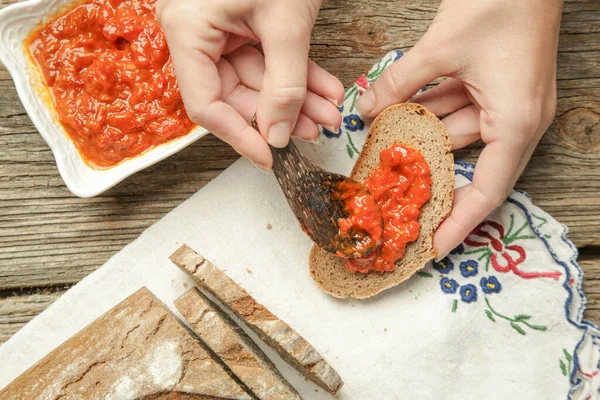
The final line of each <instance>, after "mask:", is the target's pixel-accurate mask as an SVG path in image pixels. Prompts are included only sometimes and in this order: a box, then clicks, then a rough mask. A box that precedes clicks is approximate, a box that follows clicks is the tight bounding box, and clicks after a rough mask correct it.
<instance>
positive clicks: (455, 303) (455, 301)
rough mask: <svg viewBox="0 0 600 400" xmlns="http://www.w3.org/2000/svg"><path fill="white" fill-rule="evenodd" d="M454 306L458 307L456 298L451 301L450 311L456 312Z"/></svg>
mask: <svg viewBox="0 0 600 400" xmlns="http://www.w3.org/2000/svg"><path fill="white" fill-rule="evenodd" d="M456 307H458V300H454V301H453V302H452V312H456Z"/></svg>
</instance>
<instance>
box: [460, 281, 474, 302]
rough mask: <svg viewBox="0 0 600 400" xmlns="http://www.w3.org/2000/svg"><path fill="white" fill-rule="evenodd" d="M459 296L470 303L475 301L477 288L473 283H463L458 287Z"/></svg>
mask: <svg viewBox="0 0 600 400" xmlns="http://www.w3.org/2000/svg"><path fill="white" fill-rule="evenodd" d="M460 298H461V299H462V301H464V302H465V303H472V302H474V301H477V288H476V287H475V285H471V284H470V283H469V284H468V285H463V286H461V287H460Z"/></svg>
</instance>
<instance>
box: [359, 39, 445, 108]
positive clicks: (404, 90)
mask: <svg viewBox="0 0 600 400" xmlns="http://www.w3.org/2000/svg"><path fill="white" fill-rule="evenodd" d="M433 65H434V64H433V63H431V62H427V57H426V55H425V54H423V52H421V51H420V48H419V46H418V45H417V46H415V47H414V48H413V49H412V50H411V51H409V52H408V53H406V55H404V56H403V57H401V58H400V59H399V60H398V61H396V62H395V63H393V64H392V65H391V66H389V67H388V68H386V69H385V71H383V73H382V74H381V76H380V77H379V78H378V79H377V80H376V81H375V83H373V85H372V86H371V87H370V88H369V89H368V90H367V91H366V92H365V93H364V94H363V95H362V96H361V97H360V98H359V99H358V101H357V102H356V108H357V109H358V111H360V112H361V113H362V114H365V115H367V116H370V117H374V116H376V115H377V114H379V113H380V112H381V111H383V109H384V108H386V107H388V106H390V105H392V104H396V103H400V102H404V101H407V100H408V99H410V98H411V97H412V96H413V95H414V94H415V93H417V91H419V89H421V88H422V87H423V86H425V85H426V84H427V83H429V82H431V81H432V80H434V79H435V78H437V77H438V76H440V74H439V73H438V71H437V69H436V68H435V67H434V66H433Z"/></svg>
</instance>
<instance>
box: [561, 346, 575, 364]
mask: <svg viewBox="0 0 600 400" xmlns="http://www.w3.org/2000/svg"><path fill="white" fill-rule="evenodd" d="M563 354H564V355H565V358H566V359H567V361H569V362H570V361H571V360H573V357H571V355H570V354H569V352H568V351H567V349H563Z"/></svg>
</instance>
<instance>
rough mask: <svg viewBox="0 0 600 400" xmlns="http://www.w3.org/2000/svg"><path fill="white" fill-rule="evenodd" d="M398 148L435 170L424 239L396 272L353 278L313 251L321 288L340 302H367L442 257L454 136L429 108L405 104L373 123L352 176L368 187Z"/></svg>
mask: <svg viewBox="0 0 600 400" xmlns="http://www.w3.org/2000/svg"><path fill="white" fill-rule="evenodd" d="M393 143H400V144H408V145H411V146H413V147H414V148H416V149H417V150H419V151H420V152H421V154H423V157H424V158H425V161H427V164H428V165H429V169H430V170H431V179H432V185H431V198H430V199H429V201H428V202H427V203H426V204H425V205H424V206H423V208H422V211H421V216H420V218H419V222H420V224H421V231H420V234H419V238H418V239H417V240H416V241H415V242H413V243H410V244H408V246H407V247H406V252H405V254H404V257H403V258H402V259H400V260H399V261H398V262H396V269H395V270H394V271H393V272H385V273H383V274H379V273H377V272H370V273H368V274H361V273H352V272H349V271H348V270H347V269H346V268H345V267H344V260H343V259H342V258H339V257H336V256H334V255H333V254H331V253H328V252H327V251H325V250H322V249H321V248H319V247H317V246H316V245H314V246H313V248H312V250H311V252H310V257H309V267H310V275H311V276H312V278H313V279H314V280H315V282H316V283H317V285H319V287H320V288H321V289H323V290H324V291H325V292H326V293H328V294H330V295H332V296H334V297H340V298H344V297H354V298H357V299H364V298H367V297H371V296H374V295H376V294H377V293H380V292H382V291H383V290H385V289H388V288H390V287H392V286H396V285H397V284H399V283H401V282H403V281H405V280H406V279H408V278H409V277H410V276H411V275H413V274H414V273H415V272H417V271H418V270H419V269H421V268H423V267H424V266H425V264H426V263H427V261H429V260H431V259H433V258H434V257H435V256H436V251H435V249H434V248H433V233H434V232H435V230H436V229H437V227H438V225H439V224H440V223H441V222H442V221H443V220H444V218H446V217H447V216H448V215H449V214H450V210H451V208H452V195H453V190H454V157H453V156H452V153H451V152H450V149H451V144H450V139H449V138H448V132H447V131H446V128H445V127H444V125H443V124H442V122H441V121H440V120H439V119H438V118H437V117H436V116H435V115H433V114H432V113H431V112H430V111H429V110H427V109H426V108H425V107H423V106H421V105H419V104H415V103H404V104H398V105H395V106H391V107H389V108H387V109H385V110H384V111H383V112H382V113H381V114H379V116H378V117H377V118H376V119H375V121H373V124H372V125H371V129H370V131H369V135H368V136H367V138H366V140H365V144H364V147H363V149H362V152H361V153H360V156H359V157H358V160H357V161H356V164H355V165H354V168H353V169H352V173H351V175H350V177H351V178H354V179H356V180H357V181H359V182H364V181H365V179H366V178H367V177H368V176H369V174H370V173H371V171H372V170H373V169H374V168H375V167H377V165H378V164H379V153H380V152H381V151H382V150H384V149H386V148H388V147H390V146H391V145H392V144H393Z"/></svg>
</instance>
